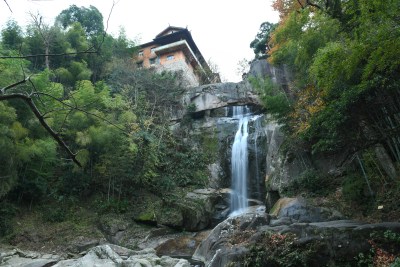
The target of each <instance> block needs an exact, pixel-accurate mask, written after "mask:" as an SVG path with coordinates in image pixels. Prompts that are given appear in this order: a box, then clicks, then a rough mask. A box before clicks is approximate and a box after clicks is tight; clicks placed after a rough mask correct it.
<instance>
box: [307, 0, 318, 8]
mask: <svg viewBox="0 0 400 267" xmlns="http://www.w3.org/2000/svg"><path fill="white" fill-rule="evenodd" d="M306 3H307V5H309V6H313V7H316V8H318V9H322V8H321V7H320V6H319V5H317V4H314V3H311V1H310V0H306Z"/></svg>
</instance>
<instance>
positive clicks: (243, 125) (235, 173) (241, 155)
mask: <svg viewBox="0 0 400 267" xmlns="http://www.w3.org/2000/svg"><path fill="white" fill-rule="evenodd" d="M248 113H249V109H248V108H247V107H246V106H237V107H233V117H234V118H237V119H239V126H238V130H237V132H236V135H235V140H234V142H233V145H232V160H231V163H232V167H231V170H232V195H231V215H235V214H239V213H241V212H242V211H244V210H245V209H246V208H247V207H248V199H247V187H248V186H247V183H248V181H247V176H248V165H249V164H248V150H247V137H248V134H249V132H248V122H249V116H248V115H249V114H248Z"/></svg>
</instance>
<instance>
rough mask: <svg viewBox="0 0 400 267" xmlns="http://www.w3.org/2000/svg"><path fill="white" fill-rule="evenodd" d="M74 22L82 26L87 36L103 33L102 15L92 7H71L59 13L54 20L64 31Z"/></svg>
mask: <svg viewBox="0 0 400 267" xmlns="http://www.w3.org/2000/svg"><path fill="white" fill-rule="evenodd" d="M76 22H79V23H80V25H82V27H83V28H84V29H85V32H86V33H87V34H88V35H89V36H91V35H97V34H102V33H103V31H104V25H103V15H102V14H101V13H100V11H99V10H98V9H97V8H96V7H94V6H90V7H89V8H87V7H77V6H76V5H71V6H70V7H69V8H67V9H64V10H63V11H61V13H60V14H59V15H58V16H57V18H56V23H59V24H60V25H61V26H62V27H63V28H64V29H66V28H67V27H68V26H71V25H73V24H75V23H76Z"/></svg>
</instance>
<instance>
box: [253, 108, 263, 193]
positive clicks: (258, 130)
mask: <svg viewBox="0 0 400 267" xmlns="http://www.w3.org/2000/svg"><path fill="white" fill-rule="evenodd" d="M261 118H262V116H259V117H256V118H255V120H254V121H255V123H254V125H255V136H254V153H255V161H256V170H255V172H256V173H255V178H256V185H257V188H256V190H257V192H256V193H257V199H261V190H260V187H261V177H260V166H259V158H258V144H257V139H258V137H259V136H260V135H261V134H262V130H263V128H262V125H261Z"/></svg>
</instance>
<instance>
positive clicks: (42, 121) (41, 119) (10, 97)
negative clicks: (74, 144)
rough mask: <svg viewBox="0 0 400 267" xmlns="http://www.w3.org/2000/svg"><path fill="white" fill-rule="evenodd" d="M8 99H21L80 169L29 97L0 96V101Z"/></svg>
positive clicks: (71, 154)
mask: <svg viewBox="0 0 400 267" xmlns="http://www.w3.org/2000/svg"><path fill="white" fill-rule="evenodd" d="M9 99H21V100H23V101H25V103H26V104H27V105H28V106H29V108H30V109H31V110H32V112H33V114H34V115H35V117H36V118H37V119H38V120H39V122H40V124H41V125H42V126H43V128H45V129H46V131H47V132H48V133H49V134H50V135H51V137H53V139H54V140H56V141H57V143H58V144H59V145H60V146H61V147H62V148H63V149H64V150H65V151H66V152H67V154H68V155H69V157H70V158H71V159H72V161H73V162H75V164H76V165H78V166H79V167H82V164H81V163H80V162H79V161H78V159H77V158H76V154H74V153H73V152H72V151H71V149H70V148H69V147H68V145H67V144H66V143H65V142H64V141H63V140H62V139H61V137H60V136H59V135H58V134H57V133H56V132H55V131H54V130H53V129H52V128H51V127H50V125H49V124H47V122H46V120H45V119H44V117H43V115H42V114H41V113H40V111H39V109H38V108H37V107H36V105H35V102H33V99H32V98H31V97H30V96H27V95H24V94H20V93H13V94H10V95H0V101H2V100H9Z"/></svg>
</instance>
